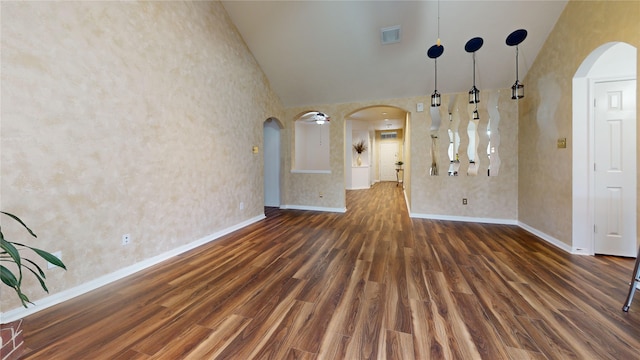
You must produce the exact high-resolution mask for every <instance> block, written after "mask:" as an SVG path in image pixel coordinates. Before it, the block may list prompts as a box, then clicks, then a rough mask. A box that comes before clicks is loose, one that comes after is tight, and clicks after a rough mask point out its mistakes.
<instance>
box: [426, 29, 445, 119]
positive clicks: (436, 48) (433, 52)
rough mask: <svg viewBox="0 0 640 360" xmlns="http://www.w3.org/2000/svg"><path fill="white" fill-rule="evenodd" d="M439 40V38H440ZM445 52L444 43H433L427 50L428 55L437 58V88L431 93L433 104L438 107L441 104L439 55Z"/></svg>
mask: <svg viewBox="0 0 640 360" xmlns="http://www.w3.org/2000/svg"><path fill="white" fill-rule="evenodd" d="M438 40H439V39H438ZM443 52H444V46H442V45H438V44H436V45H433V46H432V47H430V48H429V50H428V51H427V56H429V57H430V58H432V59H434V60H435V90H433V94H431V106H432V107H437V106H440V104H441V100H442V99H441V96H440V93H439V92H438V57H440V55H442V53H443Z"/></svg>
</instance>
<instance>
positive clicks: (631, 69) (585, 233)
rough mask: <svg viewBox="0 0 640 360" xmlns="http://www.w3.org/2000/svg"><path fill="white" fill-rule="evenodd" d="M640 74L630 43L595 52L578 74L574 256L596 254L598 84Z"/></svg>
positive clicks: (608, 45) (575, 81)
mask: <svg viewBox="0 0 640 360" xmlns="http://www.w3.org/2000/svg"><path fill="white" fill-rule="evenodd" d="M636 72H637V49H636V48H635V47H634V46H631V45H629V44H626V43H621V42H611V43H606V44H603V45H602V46H600V47H598V48H597V49H595V50H594V51H593V52H591V54H589V56H587V57H586V58H585V59H584V61H583V62H582V64H581V65H580V67H579V68H578V70H577V71H576V73H575V75H574V78H573V86H572V89H573V94H572V105H573V109H572V143H573V146H572V159H573V160H572V188H573V191H572V199H573V200H572V202H573V204H572V251H573V252H574V253H577V254H585V255H593V254H594V215H593V213H594V201H593V199H594V188H593V186H594V185H593V184H594V171H593V167H594V147H595V145H594V143H593V141H594V134H593V121H594V112H593V105H592V104H593V103H594V84H595V83H596V82H599V81H616V80H622V79H629V78H634V79H637V74H636ZM636 117H637V114H636ZM636 140H637V139H636ZM636 142H637V141H636ZM636 181H637V179H636Z"/></svg>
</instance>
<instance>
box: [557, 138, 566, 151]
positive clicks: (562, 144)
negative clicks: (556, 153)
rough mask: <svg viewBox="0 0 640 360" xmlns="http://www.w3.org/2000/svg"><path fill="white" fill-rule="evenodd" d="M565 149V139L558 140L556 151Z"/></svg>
mask: <svg viewBox="0 0 640 360" xmlns="http://www.w3.org/2000/svg"><path fill="white" fill-rule="evenodd" d="M566 148H567V138H560V139H558V149H566Z"/></svg>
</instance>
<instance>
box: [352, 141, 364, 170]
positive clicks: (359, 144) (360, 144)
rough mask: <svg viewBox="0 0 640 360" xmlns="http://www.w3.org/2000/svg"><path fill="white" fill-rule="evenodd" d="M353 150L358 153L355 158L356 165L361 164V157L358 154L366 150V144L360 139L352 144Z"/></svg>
mask: <svg viewBox="0 0 640 360" xmlns="http://www.w3.org/2000/svg"><path fill="white" fill-rule="evenodd" d="M353 150H355V152H357V153H358V157H357V158H356V164H357V165H358V166H361V165H362V159H361V158H360V154H362V153H363V152H365V151H367V144H366V143H365V142H364V140H360V141H358V142H356V143H354V144H353Z"/></svg>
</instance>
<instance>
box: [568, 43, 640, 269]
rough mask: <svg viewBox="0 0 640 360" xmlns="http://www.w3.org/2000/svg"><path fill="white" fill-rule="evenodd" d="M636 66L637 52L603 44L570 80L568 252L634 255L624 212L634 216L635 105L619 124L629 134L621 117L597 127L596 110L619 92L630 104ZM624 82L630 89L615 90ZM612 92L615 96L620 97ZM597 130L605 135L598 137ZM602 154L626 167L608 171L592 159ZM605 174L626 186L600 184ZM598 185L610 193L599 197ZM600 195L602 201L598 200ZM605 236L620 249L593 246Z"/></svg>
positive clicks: (631, 219)
mask: <svg viewBox="0 0 640 360" xmlns="http://www.w3.org/2000/svg"><path fill="white" fill-rule="evenodd" d="M636 64H637V49H636V48H635V47H633V46H631V45H629V44H625V43H607V44H604V45H602V46H600V47H599V48H597V49H596V50H594V51H593V52H592V53H591V54H589V56H587V58H586V59H585V60H584V61H583V63H582V64H581V65H580V67H579V69H578V71H576V74H575V75H574V78H573V120H572V135H573V148H572V149H573V164H572V176H573V194H572V195H573V196H572V198H573V209H572V219H573V228H572V234H573V235H572V237H573V249H572V250H573V252H575V253H581V254H588V255H593V254H595V253H610V254H612V255H621V256H635V255H636V254H635V251H636V248H637V247H636V246H637V244H636V242H637V240H636V233H637V230H636V226H637V224H636V222H637V220H636V217H635V215H634V216H629V213H631V214H635V209H636V202H637V195H636V183H637V172H636V171H635V164H636V159H635V158H636V153H637V150H636V146H637V145H636V143H637V139H636V132H635V126H636V125H635V123H636V121H637V119H636V118H635V117H636V112H637V110H635V109H636V107H635V105H633V109H634V110H633V112H632V113H631V112H627V114H628V115H626V116H627V117H628V116H629V114H630V116H633V118H631V120H629V119H628V118H627V120H625V121H627V124H629V125H632V126H633V129H634V130H633V131H630V129H629V128H628V127H627V125H623V122H622V119H613V120H615V121H608V123H607V124H604V125H602V124H601V125H598V124H600V122H601V121H605V120H606V119H604V118H605V116H604V115H602V114H603V112H602V111H603V110H601V109H602V107H603V106H613V107H615V106H619V105H620V104H621V103H620V102H619V101H621V99H622V97H621V96H622V94H623V93H628V92H629V91H631V92H632V94H630V95H629V96H630V97H627V99H633V101H634V102H635V99H636V94H635V91H636V86H635V81H636V79H637V74H636ZM629 81H633V82H634V83H633V86H628V85H629V84H628V82H629ZM625 82H627V83H625ZM625 84H626V85H627V87H628V88H629V89H630V90H624V91H623V90H622V88H621V87H622V86H624V85H625ZM611 86H613V87H611ZM618 88H619V89H618ZM616 89H618V90H616ZM599 94H600V95H599ZM608 94H609V95H608ZM610 94H613V95H610ZM616 94H620V97H618V95H616ZM625 96H627V95H625ZM624 105H625V106H626V105H628V104H624ZM618 120H620V121H618ZM597 126H604V129H605V131H602V130H598V129H597ZM603 132H610V133H609V134H608V135H606V136H603ZM624 133H627V134H629V135H631V136H630V137H629V138H628V139H627V140H624V142H623V141H622V140H616V141H613V142H608V141H609V140H608V139H610V138H611V136H612V135H615V134H619V135H622V134H624ZM622 144H623V145H622ZM604 151H607V152H608V151H611V152H612V153H611V154H610V155H607V157H608V158H611V159H616V158H617V157H618V155H622V154H624V160H625V161H627V160H629V162H628V163H627V164H629V165H622V166H619V167H621V168H623V169H622V170H624V171H618V170H616V171H608V165H607V164H603V161H600V160H598V156H600V155H601V154H602V153H603V152H604ZM597 162H600V164H598V163H597ZM616 166H617V165H616ZM629 166H632V167H633V168H629ZM607 172H610V173H619V175H621V176H622V178H623V179H624V183H625V184H626V185H624V187H623V186H622V185H614V186H613V185H612V186H608V185H606V184H604V182H605V181H608V180H605V179H604V178H603V177H601V175H602V174H603V173H607ZM603 185H604V188H606V189H609V190H610V191H609V194H608V195H606V194H605V195H603V193H606V190H605V191H603V190H601V189H602V188H603ZM603 196H605V197H607V198H606V199H604V200H603V199H602V198H603ZM607 208H608V209H607ZM625 209H632V210H625ZM607 211H609V213H608V215H604V216H603V215H596V214H603V212H604V214H607ZM603 219H604V220H603ZM611 219H614V220H613V221H612V220H611ZM601 221H606V223H602V222H601ZM612 224H613V225H612ZM607 233H610V234H611V239H612V240H611V241H618V240H619V241H620V244H622V246H621V247H620V249H613V250H607V247H606V246H605V247H602V243H599V242H602V241H603V237H602V236H603V234H607ZM599 249H601V250H599Z"/></svg>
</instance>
